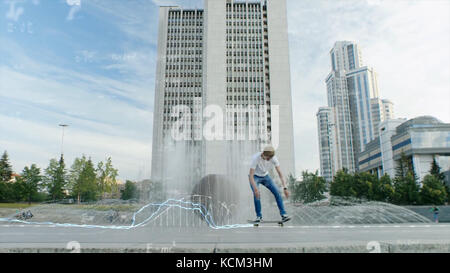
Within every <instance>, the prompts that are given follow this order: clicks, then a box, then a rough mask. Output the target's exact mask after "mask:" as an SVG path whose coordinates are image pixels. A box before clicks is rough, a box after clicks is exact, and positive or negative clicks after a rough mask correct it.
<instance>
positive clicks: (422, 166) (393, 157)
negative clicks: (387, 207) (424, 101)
mask: <svg viewBox="0 0 450 273" xmlns="http://www.w3.org/2000/svg"><path fill="white" fill-rule="evenodd" d="M402 121H403V122H402ZM380 130H381V132H380V138H377V139H375V140H373V141H372V142H370V143H369V144H368V145H367V146H366V150H365V151H364V152H362V153H360V154H359V169H360V171H369V172H372V173H377V174H379V175H383V174H388V175H389V176H391V177H395V167H396V166H397V163H396V161H398V160H399V159H400V158H401V156H402V154H405V156H407V157H408V158H410V159H411V160H412V165H413V168H414V172H415V173H416V175H417V178H418V179H419V181H422V180H423V179H424V177H425V176H426V175H427V174H429V171H430V169H431V163H432V161H433V158H435V159H436V161H437V163H438V164H439V166H440V167H441V171H442V172H445V171H448V170H450V124H448V123H442V122H441V121H439V120H437V119H436V118H433V117H430V116H421V117H417V118H414V119H410V120H408V121H404V120H401V119H398V120H391V121H388V122H385V123H382V126H381V128H380Z"/></svg>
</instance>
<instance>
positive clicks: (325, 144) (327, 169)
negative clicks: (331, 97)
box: [316, 107, 337, 182]
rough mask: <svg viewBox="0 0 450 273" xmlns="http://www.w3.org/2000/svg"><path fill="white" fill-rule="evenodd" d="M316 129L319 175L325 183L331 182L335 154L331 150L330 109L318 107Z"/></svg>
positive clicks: (333, 132)
mask: <svg viewBox="0 0 450 273" xmlns="http://www.w3.org/2000/svg"><path fill="white" fill-rule="evenodd" d="M316 116H317V128H318V136H319V155H320V175H321V176H322V177H324V178H325V180H326V181H327V182H331V181H332V180H333V177H334V175H335V174H336V171H337V169H336V168H335V166H334V163H335V162H336V158H335V157H336V153H335V152H334V150H333V147H334V146H335V145H333V140H334V139H335V134H336V131H335V127H334V123H333V122H334V117H333V111H332V109H331V108H330V107H320V108H319V111H318V112H317V115H316Z"/></svg>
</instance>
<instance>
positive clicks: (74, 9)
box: [66, 5, 81, 21]
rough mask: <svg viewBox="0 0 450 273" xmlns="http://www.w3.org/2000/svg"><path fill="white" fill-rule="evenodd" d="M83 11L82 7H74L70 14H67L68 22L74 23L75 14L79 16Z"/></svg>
mask: <svg viewBox="0 0 450 273" xmlns="http://www.w3.org/2000/svg"><path fill="white" fill-rule="evenodd" d="M80 10H81V6H80V5H75V6H72V7H71V8H70V10H69V14H67V17H66V20H67V21H72V20H73V19H74V18H75V14H77V13H78V12H79V11H80Z"/></svg>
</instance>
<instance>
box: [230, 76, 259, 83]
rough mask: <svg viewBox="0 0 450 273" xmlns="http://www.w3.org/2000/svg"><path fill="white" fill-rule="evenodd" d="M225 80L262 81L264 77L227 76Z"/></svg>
mask: <svg viewBox="0 0 450 273" xmlns="http://www.w3.org/2000/svg"><path fill="white" fill-rule="evenodd" d="M227 82H264V77H227Z"/></svg>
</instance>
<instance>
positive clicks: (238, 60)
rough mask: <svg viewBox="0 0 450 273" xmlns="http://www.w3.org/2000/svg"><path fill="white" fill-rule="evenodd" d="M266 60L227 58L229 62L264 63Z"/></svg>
mask: <svg viewBox="0 0 450 273" xmlns="http://www.w3.org/2000/svg"><path fill="white" fill-rule="evenodd" d="M263 63H264V61H263V60H262V59H260V58H251V59H248V60H247V59H245V60H241V59H233V60H232V59H230V58H228V59H227V64H254V65H256V64H263Z"/></svg>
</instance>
